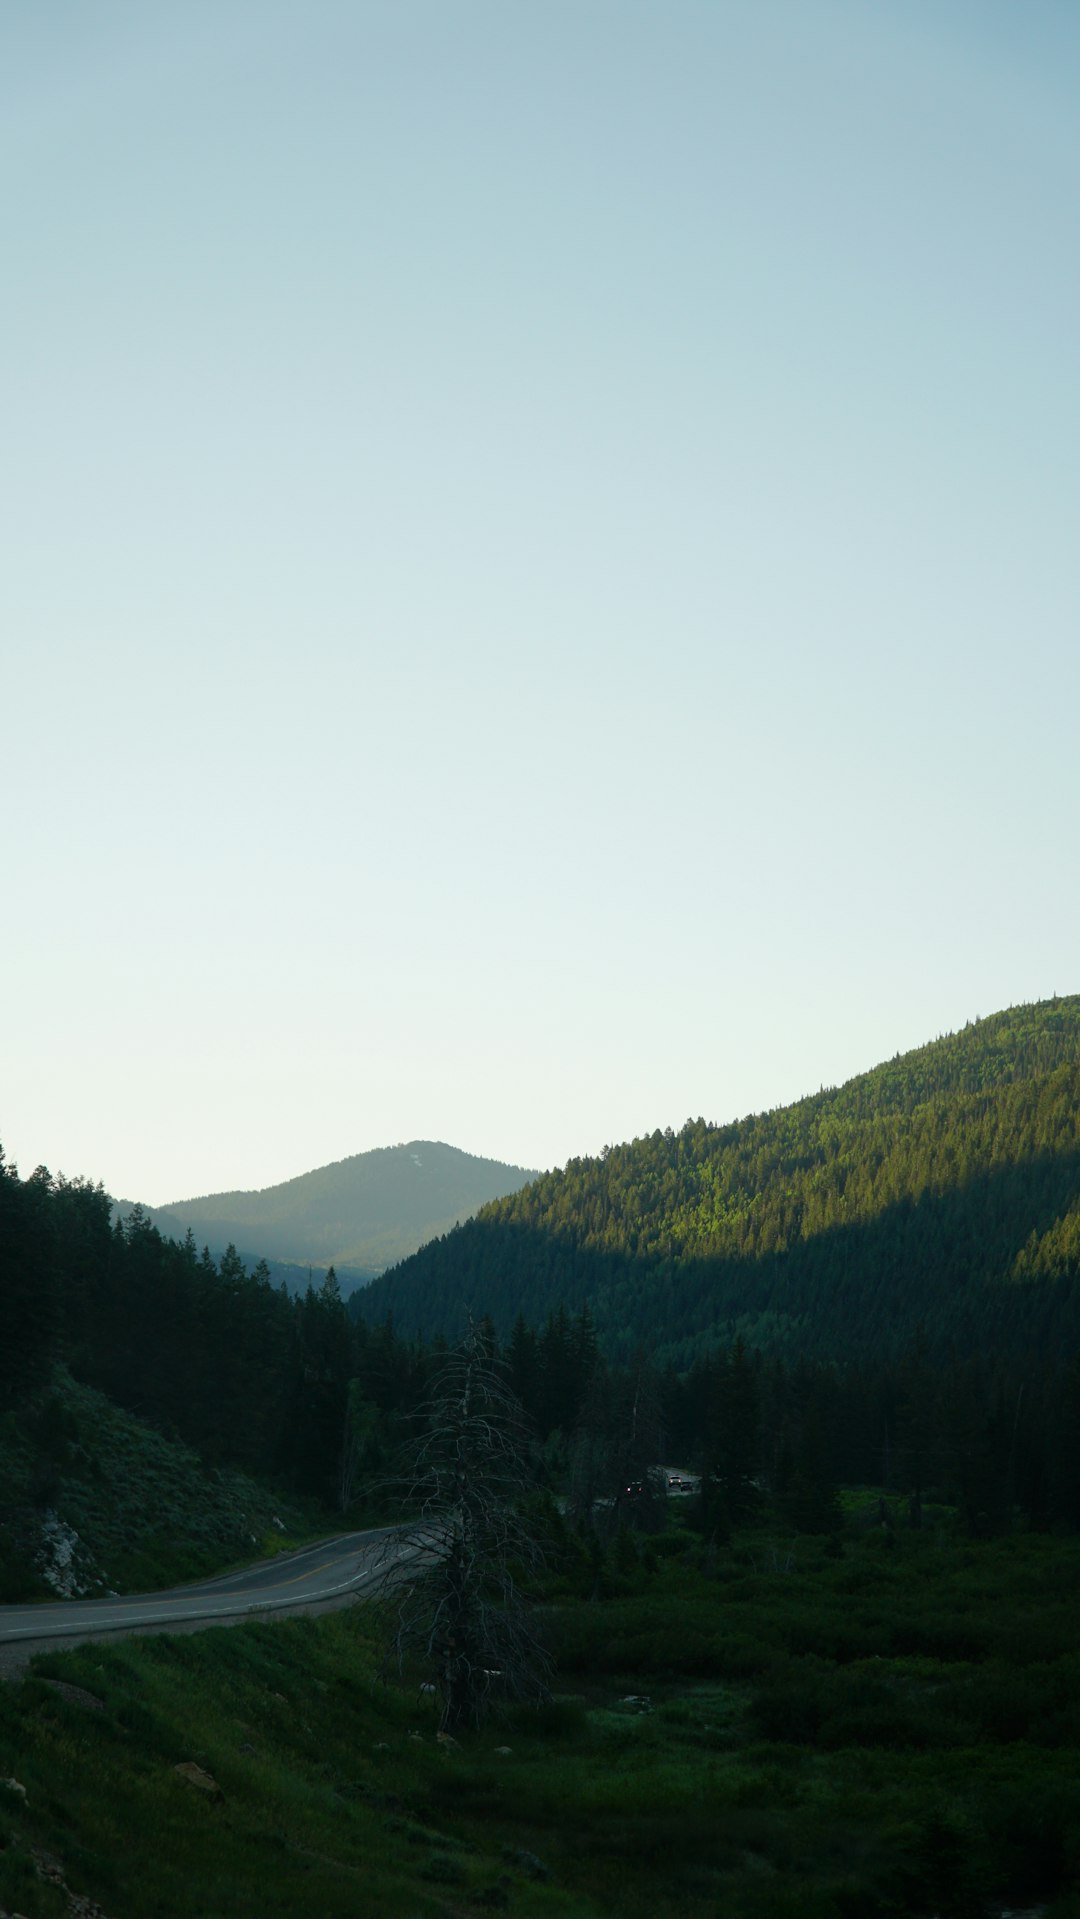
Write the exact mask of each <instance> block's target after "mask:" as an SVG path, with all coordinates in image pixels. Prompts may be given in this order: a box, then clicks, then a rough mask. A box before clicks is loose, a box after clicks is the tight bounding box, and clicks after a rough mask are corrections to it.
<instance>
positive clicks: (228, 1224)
mask: <svg viewBox="0 0 1080 1919" xmlns="http://www.w3.org/2000/svg"><path fill="white" fill-rule="evenodd" d="M534 1177H535V1174H534V1173H533V1172H531V1171H529V1170H528V1168H526V1167H523V1166H507V1165H504V1164H503V1162H502V1161H501V1160H495V1159H479V1158H477V1157H476V1156H475V1155H474V1154H472V1153H463V1152H461V1151H460V1149H459V1148H458V1147H456V1146H447V1145H444V1144H443V1143H442V1142H441V1141H436V1140H427V1139H418V1140H411V1141H410V1142H409V1144H408V1145H401V1146H383V1147H378V1148H376V1149H375V1150H374V1151H373V1152H369V1153H354V1154H353V1155H352V1156H351V1157H350V1158H349V1159H341V1160H336V1161H335V1162H334V1163H333V1164H332V1165H330V1166H319V1167H317V1168H316V1169H315V1170H314V1171H313V1172H310V1173H302V1174H300V1175H299V1176H298V1177H297V1178H296V1179H289V1180H285V1181H284V1182H283V1183H282V1184H281V1185H279V1186H268V1187H266V1188H265V1189H264V1190H263V1191H261V1192H249V1193H243V1192H241V1193H211V1194H207V1195H205V1196H204V1197H202V1198H199V1199H185V1200H176V1201H174V1202H171V1203H170V1204H169V1205H168V1206H162V1207H146V1208H144V1211H145V1212H146V1214H147V1216H148V1217H149V1218H150V1219H151V1220H153V1222H154V1224H155V1225H157V1226H158V1227H160V1229H161V1231H162V1232H164V1233H168V1234H171V1235H173V1236H175V1237H177V1238H180V1239H182V1238H183V1236H184V1234H185V1233H186V1232H187V1230H188V1228H189V1227H190V1229H191V1231H192V1232H193V1233H194V1235H195V1239H196V1241H197V1243H198V1244H199V1245H200V1246H202V1245H204V1244H205V1245H208V1246H209V1247H210V1250H211V1252H214V1253H220V1252H223V1251H224V1249H225V1248H226V1247H227V1246H228V1245H229V1243H230V1242H231V1243H232V1244H233V1245H235V1246H237V1247H238V1248H239V1249H240V1251H241V1253H243V1254H244V1255H245V1256H247V1257H251V1258H259V1257H265V1258H266V1259H268V1260H272V1261H278V1262H288V1263H290V1264H292V1265H293V1266H295V1267H296V1268H298V1269H302V1271H303V1278H304V1280H305V1282H306V1279H307V1268H308V1266H312V1267H314V1268H316V1269H322V1270H325V1269H326V1268H327V1267H328V1266H331V1265H333V1266H336V1267H337V1270H338V1275H339V1277H342V1278H344V1277H355V1278H367V1277H368V1276H369V1275H370V1274H372V1273H377V1272H381V1271H382V1270H383V1268H384V1267H385V1266H387V1265H388V1264H390V1263H391V1262H392V1261H395V1260H400V1259H404V1258H406V1257H407V1255H408V1254H409V1253H412V1252H415V1250H416V1248H417V1247H418V1246H422V1245H423V1244H424V1242H425V1240H428V1239H432V1238H434V1237H436V1236H437V1235H438V1234H440V1233H445V1232H448V1231H449V1229H450V1228H451V1226H453V1225H455V1224H456V1223H457V1222H458V1221H459V1220H463V1219H467V1218H468V1217H469V1215H470V1214H471V1213H475V1212H476V1210H477V1208H478V1207H480V1206H483V1205H484V1204H485V1203H486V1202H487V1201H489V1200H493V1199H498V1198H500V1197H502V1195H504V1194H507V1193H512V1192H514V1191H515V1190H516V1189H517V1188H518V1187H520V1186H523V1185H524V1184H525V1183H526V1181H527V1180H530V1179H533V1178H534ZM126 1205H127V1202H126V1201H121V1202H119V1208H120V1210H121V1211H123V1210H124V1209H125V1207H126ZM276 1276H277V1275H276V1273H275V1277H276Z"/></svg>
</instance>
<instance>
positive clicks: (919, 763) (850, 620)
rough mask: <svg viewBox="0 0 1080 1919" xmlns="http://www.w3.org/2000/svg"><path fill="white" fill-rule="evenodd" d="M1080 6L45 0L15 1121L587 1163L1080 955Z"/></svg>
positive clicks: (185, 1156)
mask: <svg viewBox="0 0 1080 1919" xmlns="http://www.w3.org/2000/svg"><path fill="white" fill-rule="evenodd" d="M1078 82H1080V12H1078V10H1077V9H1076V8H1075V7H1074V6H1072V5H1071V4H1066V3H1065V0H1061V3H1060V4H1058V3H1054V0H1032V4H1031V5H1028V6H1025V7H1016V6H1013V5H1005V4H1002V3H999V0H873V3H871V0H859V3H858V4H856V3H855V0H814V4H812V5H809V6H808V5H807V4H806V0H752V4H751V0H740V3H739V4H735V3H734V0H663V3H662V4H661V3H660V0H653V3H652V4H643V3H642V0H509V3H508V0H348V4H346V3H345V0H303V4H300V3H299V0H212V4H207V0H161V3H160V4H158V5H156V6H154V7H152V8H147V7H144V6H142V5H136V4H134V0H132V4H116V3H115V0H80V4H78V5H75V4H73V3H72V0H57V4H55V5H52V6H49V7H42V6H40V5H39V4H36V0H9V3H8V4H7V5H6V6H5V8H4V9H3V18H2V20H0V168H2V179H3V191H2V194H0V246H2V271H3V274H4V278H5V299H4V318H3V335H4V341H5V347H4V352H3V355H2V356H0V409H2V412H0V417H2V419H3V437H2V444H3V449H4V458H3V460H2V462H0V549H2V552H0V764H2V766H3V769H4V782H3V786H4V794H5V801H6V832H5V835H4V851H3V868H2V870H3V884H2V888H0V916H2V925H0V952H2V956H3V961H2V980H3V1008H4V1010H3V1018H2V1021H0V1141H2V1142H3V1146H4V1149H5V1152H6V1154H7V1157H8V1160H9V1161H12V1160H14V1161H16V1162H17V1163H18V1165H19V1168H20V1171H21V1172H22V1173H23V1174H27V1173H29V1172H30V1171H31V1170H32V1168H33V1167H34V1166H35V1165H37V1164H39V1163H44V1164H46V1165H48V1166H49V1167H51V1169H52V1170H53V1172H59V1171H63V1172H65V1173H66V1174H67V1175H68V1176H70V1177H75V1176H85V1177H87V1178H90V1179H93V1180H95V1181H96V1180H101V1181H102V1182H103V1183H104V1184H105V1186H106V1188H107V1189H108V1190H109V1191H110V1192H112V1193H114V1194H116V1195H117V1196H123V1197H125V1198H128V1199H141V1200H143V1201H145V1202H146V1203H148V1204H163V1203H165V1202H167V1201H168V1200H170V1199H180V1198H185V1197H189V1196H194V1195H197V1194H202V1193H207V1192H213V1191H220V1190H223V1189H231V1188H235V1187H261V1186H266V1185H270V1184H272V1183H274V1182H276V1181H278V1180H280V1179H284V1178H287V1177H289V1176H291V1175H293V1174H296V1173H300V1172H303V1171H306V1170H308V1169H309V1168H311V1167H314V1166H318V1165H321V1164H324V1163H326V1162H328V1161H331V1160H337V1159H341V1158H344V1157H346V1156H347V1155H349V1154H351V1153H355V1152H361V1151H366V1150H367V1149H369V1148H371V1147H375V1146H382V1145H388V1144H393V1143H395V1142H397V1141H399V1140H412V1139H423V1138H429V1139H442V1140H446V1141H448V1142H450V1143H451V1144H453V1145H456V1146H460V1147H463V1148H465V1149H466V1150H468V1151H470V1152H474V1153H481V1154H485V1155H491V1156H493V1157H495V1158H499V1159H505V1160H509V1161H513V1162H515V1163H517V1164H522V1165H526V1166H535V1167H547V1166H550V1165H562V1164H564V1163H565V1162H566V1161H567V1159H569V1158H570V1157H572V1156H576V1155H578V1154H582V1153H590V1152H597V1151H599V1150H600V1149H601V1147H602V1146H603V1145H604V1144H606V1143H613V1142H615V1141H618V1140H622V1139H627V1138H632V1137H634V1136H635V1135H638V1134H641V1133H647V1132H651V1131H652V1130H653V1129H654V1128H655V1127H657V1126H661V1127H663V1126H666V1125H669V1124H671V1125H673V1126H675V1127H676V1128H677V1127H678V1126H679V1125H681V1124H682V1122H683V1121H684V1120H685V1119H686V1118H688V1117H692V1116H693V1117H696V1116H697V1115H699V1114H701V1115H704V1117H705V1118H707V1119H711V1120H717V1121H725V1120H728V1119H731V1118H733V1117H735V1116H737V1115H741V1114H744V1113H748V1112H752V1111H760V1110H763V1109H765V1108H769V1107H773V1106H776V1105H779V1104H782V1103H786V1102H787V1101H789V1100H792V1099H796V1098H798V1097H799V1096H800V1095H802V1094H804V1093H806V1092H810V1091H816V1090H817V1089H818V1087H819V1086H821V1085H830V1084H837V1083H840V1082H841V1081H843V1080H844V1079H846V1078H848V1077H850V1076H851V1075H852V1074H854V1073H857V1072H859V1071H861V1070H864V1069H866V1068H868V1067H870V1066H872V1065H873V1064H875V1063H876V1062H878V1061H879V1060H881V1059H883V1058H887V1057H890V1056H891V1055H893V1054H894V1053H895V1052H897V1051H902V1050H905V1049H906V1048H908V1047H911V1046H915V1045H919V1044H921V1043H923V1042H924V1041H926V1040H928V1039H931V1038H933V1037H935V1036H936V1035H937V1034H939V1033H943V1032H947V1031H951V1030H955V1029H956V1028H957V1027H960V1026H963V1025H964V1023H965V1022H966V1021H967V1020H968V1019H972V1018H975V1017H977V1016H984V1015H986V1014H989V1013H992V1012H994V1011H997V1010H998V1009H1000V1008H1002V1007H1004V1006H1008V1005H1011V1004H1015V1003H1017V1002H1020V1001H1027V1000H1038V999H1043V998H1047V997H1050V996H1051V995H1052V994H1054V993H1055V992H1058V993H1068V992H1075V991H1078V990H1080V884H1078V881H1080V872H1078V864H1080V859H1078V848H1080V832H1078V826H1080V818H1078V815H1080V771H1078V763H1080V756H1078V754H1077V747H1076V740H1077V722H1078V712H1080V697H1078V696H1080V628H1078V619H1077V613H1078V606H1080V579H1078V570H1080V562H1078V552H1080V546H1078V542H1077V538H1076V528H1077V525H1078V524H1080V498H1078V494H1080V478H1078V470H1080V469H1078V464H1077V459H1076V448H1077V445H1078V444H1080V382H1078V378H1077V370H1078V369H1077V363H1078V349H1077V341H1078V340H1080V245H1078V237H1080V236H1078V231H1077V227H1078V214H1077V209H1078V207H1080V116H1078V115H1077V113H1076V100H1077V97H1078V96H1077V88H1078Z"/></svg>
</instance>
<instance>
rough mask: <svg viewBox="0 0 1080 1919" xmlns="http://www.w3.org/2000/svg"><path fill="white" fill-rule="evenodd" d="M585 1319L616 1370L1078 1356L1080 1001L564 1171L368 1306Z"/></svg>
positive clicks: (456, 1324) (429, 1321)
mask: <svg viewBox="0 0 1080 1919" xmlns="http://www.w3.org/2000/svg"><path fill="white" fill-rule="evenodd" d="M586 1302H587V1303H588V1306H589V1309H590V1311H591V1313H592V1317H593V1321H594V1323H595V1327H596V1332H597V1336H598V1338H599V1340H600V1343H601V1345H602V1346H603V1347H604V1348H605V1349H606V1350H607V1351H608V1352H609V1353H611V1354H613V1355H618V1354H620V1353H621V1354H629V1353H631V1352H633V1350H634V1349H635V1348H636V1347H638V1346H644V1347H645V1348H647V1349H648V1350H650V1351H651V1352H653V1353H656V1354H658V1355H659V1356H660V1357H661V1358H663V1359H666V1360H671V1361H674V1362H675V1363H678V1364H684V1363H688V1362H689V1361H691V1360H692V1359H694V1358H695V1357H696V1356H698V1355H700V1354H702V1353H704V1352H706V1351H708V1350H709V1349H710V1348H711V1347H713V1346H715V1345H716V1344H717V1343H718V1342H728V1341H730V1340H731V1339H732V1338H734V1337H737V1336H741V1337H743V1338H744V1339H746V1340H747V1342H748V1343H749V1344H751V1345H756V1346H759V1347H763V1348H766V1349H770V1350H774V1351H775V1350H780V1351H783V1350H786V1351H788V1352H789V1353H792V1354H795V1353H799V1354H804V1355H811V1356H815V1357H819V1358H827V1359H837V1358H855V1357H858V1356H864V1357H874V1358H883V1357H888V1356H890V1355H894V1354H896V1353H897V1352H899V1351H901V1350H903V1349H904V1348H905V1346H906V1345H907V1344H908V1343H909V1342H910V1340H911V1338H912V1337H913V1335H914V1333H915V1330H916V1329H917V1328H918V1329H920V1332H921V1336H922V1337H924V1338H926V1339H927V1340H928V1341H929V1342H930V1345H931V1347H932V1348H933V1349H935V1350H937V1351H939V1352H942V1353H945V1352H948V1351H953V1350H955V1351H969V1350H977V1349H979V1348H980V1347H984V1348H985V1347H986V1346H988V1345H990V1346H993V1347H994V1348H995V1350H1001V1351H1003V1352H1004V1351H1009V1350H1016V1349H1017V1348H1020V1349H1022V1350H1023V1351H1025V1352H1036V1353H1043V1354H1045V1353H1046V1352H1047V1351H1048V1350H1049V1349H1050V1348H1052V1347H1053V1346H1054V1345H1055V1344H1056V1343H1057V1342H1059V1341H1061V1340H1065V1341H1067V1342H1072V1343H1074V1344H1075V1342H1076V1341H1077V1339H1078V1338H1080V997H1076V996H1074V997H1071V998H1068V999H1055V1000H1052V1001H1047V1002H1044V1003H1042V1004H1040V1005H1035V1006H1021V1007H1014V1008H1012V1009H1010V1010H1009V1011H1007V1012H1004V1013H999V1014H997V1015H995V1016H994V1017H992V1018H990V1019H986V1020H981V1021H978V1022H976V1023H975V1024H973V1025H969V1026H967V1027H965V1029H964V1030H963V1031H962V1032H960V1033H956V1034H952V1035H950V1036H948V1037H946V1038H943V1039H939V1040H936V1041H934V1042H933V1043H932V1044H930V1045H927V1046H924V1047H921V1048H919V1049H918V1050H917V1051H915V1052H912V1053H908V1054H905V1055H904V1056H903V1057H901V1056H899V1055H898V1056H897V1057H896V1058H895V1059H893V1060H891V1061H889V1062H887V1063H886V1064H884V1065H882V1066H879V1067H877V1068H876V1069H875V1070H874V1071H872V1072H869V1073H866V1074H863V1075H862V1076H861V1077H859V1078H858V1079H855V1080H852V1081H850V1082H849V1083H848V1084H847V1085H845V1086H842V1087H840V1088H838V1089H832V1090H829V1091H822V1092H820V1093H818V1094H816V1095H814V1096H813V1097H811V1098H808V1099H804V1100H800V1101H799V1102H798V1103H797V1104H796V1105H794V1106H790V1107H786V1108H783V1109H780V1110H777V1111H775V1112H771V1113H763V1114H757V1115H754V1116H752V1117H750V1118H747V1119H744V1120H739V1121H735V1122H733V1123H732V1124H730V1125H725V1126H716V1125H709V1124H707V1123H706V1122H705V1121H704V1120H701V1119H698V1120H688V1121H687V1123H686V1125H685V1126H684V1127H683V1128H682V1130H681V1131H680V1132H679V1133H675V1132H673V1131H672V1130H671V1129H668V1130H667V1131H666V1132H659V1131H657V1132H654V1133H653V1134H652V1135H651V1136H650V1137H648V1138H645V1139H636V1140H633V1141H632V1142H630V1143H629V1144H627V1145H622V1146H616V1147H613V1148H611V1149H610V1150H605V1152H604V1153H603V1154H602V1155H601V1156H600V1157H598V1158H595V1159H577V1160H571V1161H570V1163H569V1164H568V1165H567V1167H566V1168H565V1170H563V1171H561V1172H552V1173H548V1174H546V1175H545V1176H544V1177H542V1178H541V1179H538V1180H536V1181H535V1182H534V1183H533V1184H532V1185H531V1186H528V1187H526V1188H524V1190H522V1191H521V1192H519V1193H516V1194H514V1195H513V1196H512V1197H509V1198H506V1199H503V1200H501V1201H499V1202H497V1203H496V1204H494V1205H491V1206H488V1207H486V1208H485V1209H484V1210H483V1212H482V1213H481V1214H479V1215H478V1217H477V1218H476V1219H475V1220H472V1221H470V1222H469V1223H468V1224H467V1225H465V1226H463V1227H460V1228H458V1229H457V1230H455V1231H453V1232H451V1233H449V1234H448V1235H446V1236H445V1237H444V1238H442V1239H441V1240H439V1241H438V1242H435V1243H433V1244H431V1245H429V1246H427V1247H425V1248H423V1249H422V1250H421V1251H420V1252H419V1253H418V1254H417V1255H416V1256H415V1257H414V1258H412V1259H410V1260H407V1261H406V1262H405V1263H404V1264H402V1265H401V1266H399V1267H398V1268H396V1269H395V1270H394V1271H392V1272H390V1273H387V1274H385V1275H384V1276H383V1278H382V1279H381V1280H379V1281H376V1282H375V1283H374V1284H373V1285H372V1286H371V1287H369V1288H368V1289H366V1291H365V1292H364V1293H363V1294H362V1295H358V1296H357V1299H356V1302H355V1307H356V1310H357V1311H358V1312H360V1313H362V1314H363V1315H364V1316H365V1317H366V1318H368V1319H369V1321H370V1320H375V1319H378V1318H380V1317H381V1316H383V1315H384V1314H386V1313H387V1312H388V1311H392V1312H393V1315H394V1323H395V1326H396V1327H397V1328H398V1330H399V1331H404V1332H406V1333H409V1332H412V1331H423V1332H424V1333H425V1334H427V1335H429V1336H430V1335H431V1334H433V1333H443V1334H446V1335H448V1336H453V1335H455V1334H456V1333H457V1332H458V1330H459V1329H460V1327H461V1325H462V1323H463V1320H464V1317H465V1315H466V1313H467V1312H470V1311H471V1312H472V1313H473V1314H482V1313H488V1314H490V1315H491V1317H492V1319H493V1321H494V1323H495V1325H496V1327H497V1328H498V1330H499V1331H500V1332H502V1333H504V1334H505V1333H507V1332H509V1330H510V1328H511V1326H512V1325H513V1323H514V1320H515V1318H516V1317H517V1316H518V1314H522V1315H524V1318H525V1319H526V1320H527V1321H529V1322H530V1323H533V1324H535V1323H537V1322H538V1321H540V1320H542V1319H543V1318H544V1317H545V1316H546V1315H547V1314H548V1313H550V1312H551V1311H553V1310H555V1309H557V1308H559V1307H566V1308H567V1309H568V1310H569V1311H571V1312H576V1311H578V1310H579V1309H580V1308H581V1307H582V1306H583V1305H584V1304H585V1303H586Z"/></svg>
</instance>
